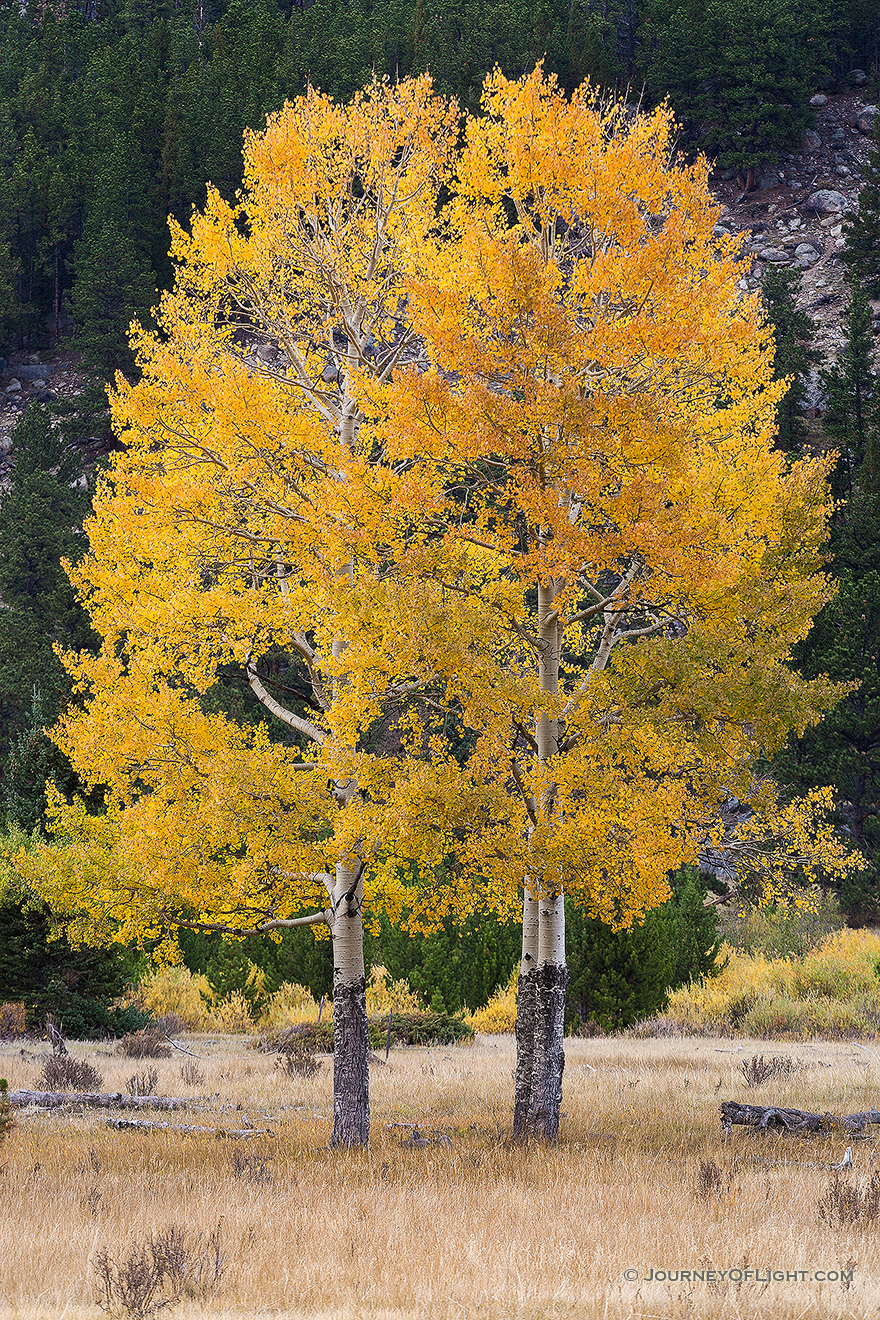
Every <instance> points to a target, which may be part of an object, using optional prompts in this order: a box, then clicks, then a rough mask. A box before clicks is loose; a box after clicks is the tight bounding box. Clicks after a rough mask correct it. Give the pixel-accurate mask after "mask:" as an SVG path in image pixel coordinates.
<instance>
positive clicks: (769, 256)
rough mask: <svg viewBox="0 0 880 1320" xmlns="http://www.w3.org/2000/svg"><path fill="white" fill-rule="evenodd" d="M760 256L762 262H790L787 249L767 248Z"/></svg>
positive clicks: (762, 250)
mask: <svg viewBox="0 0 880 1320" xmlns="http://www.w3.org/2000/svg"><path fill="white" fill-rule="evenodd" d="M759 256H760V258H761V260H762V261H775V262H777V263H779V262H782V261H788V259H789V256H788V253H787V252H786V250H785V248H778V247H767V248H762V249H761V252H760V253H759Z"/></svg>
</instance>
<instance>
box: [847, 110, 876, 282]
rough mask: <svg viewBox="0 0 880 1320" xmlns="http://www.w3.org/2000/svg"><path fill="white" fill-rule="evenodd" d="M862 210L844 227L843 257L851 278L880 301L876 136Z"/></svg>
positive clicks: (870, 153) (849, 216) (851, 216)
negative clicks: (859, 282)
mask: <svg viewBox="0 0 880 1320" xmlns="http://www.w3.org/2000/svg"><path fill="white" fill-rule="evenodd" d="M863 173H864V180H865V182H864V184H863V186H862V190H861V192H860V193H859V203H858V209H857V210H856V211H855V212H850V214H849V215H847V217H846V221H845V223H844V226H843V233H844V238H845V240H846V241H845V243H844V246H843V250H842V251H841V254H840V257H841V260H842V261H843V263H844V265H845V266H846V268H847V270H848V271H849V273H850V276H851V277H853V278H854V279H856V280H859V281H861V283H862V284H863V285H864V288H865V292H866V293H867V295H868V297H870V298H880V140H878V138H877V137H876V136H875V141H874V145H873V146H872V148H871V150H870V152H869V154H868V160H867V163H866V165H865V168H864V171H863Z"/></svg>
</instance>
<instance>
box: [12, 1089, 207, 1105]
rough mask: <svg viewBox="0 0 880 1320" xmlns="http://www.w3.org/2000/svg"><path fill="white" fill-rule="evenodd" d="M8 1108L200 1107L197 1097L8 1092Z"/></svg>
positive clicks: (84, 1092) (104, 1092)
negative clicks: (11, 1106) (36, 1106)
mask: <svg viewBox="0 0 880 1320" xmlns="http://www.w3.org/2000/svg"><path fill="white" fill-rule="evenodd" d="M9 1103H10V1104H11V1105H18V1106H21V1105H38V1106H39V1108H40V1109H61V1108H62V1107H63V1106H65V1105H79V1106H80V1107H85V1108H86V1109H185V1108H186V1106H187V1105H198V1104H204V1101H203V1100H202V1099H201V1098H200V1097H199V1096H192V1097H188V1096H173V1095H125V1094H124V1093H123V1092H122V1091H10V1092H9Z"/></svg>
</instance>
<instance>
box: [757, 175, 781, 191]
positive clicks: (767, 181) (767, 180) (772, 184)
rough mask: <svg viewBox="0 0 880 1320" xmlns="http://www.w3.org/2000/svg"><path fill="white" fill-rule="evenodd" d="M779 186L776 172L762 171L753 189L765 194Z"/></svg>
mask: <svg viewBox="0 0 880 1320" xmlns="http://www.w3.org/2000/svg"><path fill="white" fill-rule="evenodd" d="M778 186H779V174H778V173H777V171H776V170H763V171H762V172H761V173H760V174H759V175H758V177H757V179H756V180H755V187H756V188H760V190H761V191H762V192H767V191H768V189H770V188H777V187H778Z"/></svg>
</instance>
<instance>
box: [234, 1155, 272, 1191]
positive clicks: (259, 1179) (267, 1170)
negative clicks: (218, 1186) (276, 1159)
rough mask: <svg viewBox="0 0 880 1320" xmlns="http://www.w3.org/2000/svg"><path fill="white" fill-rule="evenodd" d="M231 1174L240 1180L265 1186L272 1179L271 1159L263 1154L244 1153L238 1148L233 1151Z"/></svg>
mask: <svg viewBox="0 0 880 1320" xmlns="http://www.w3.org/2000/svg"><path fill="white" fill-rule="evenodd" d="M232 1176H233V1178H238V1179H240V1180H241V1181H242V1182H246V1183H254V1184H257V1185H263V1186H267V1185H268V1184H269V1183H271V1181H272V1161H271V1160H267V1159H266V1158H265V1156H263V1155H256V1154H249V1155H245V1154H243V1153H242V1152H241V1151H240V1150H237V1151H234V1152H233V1155H232Z"/></svg>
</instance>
